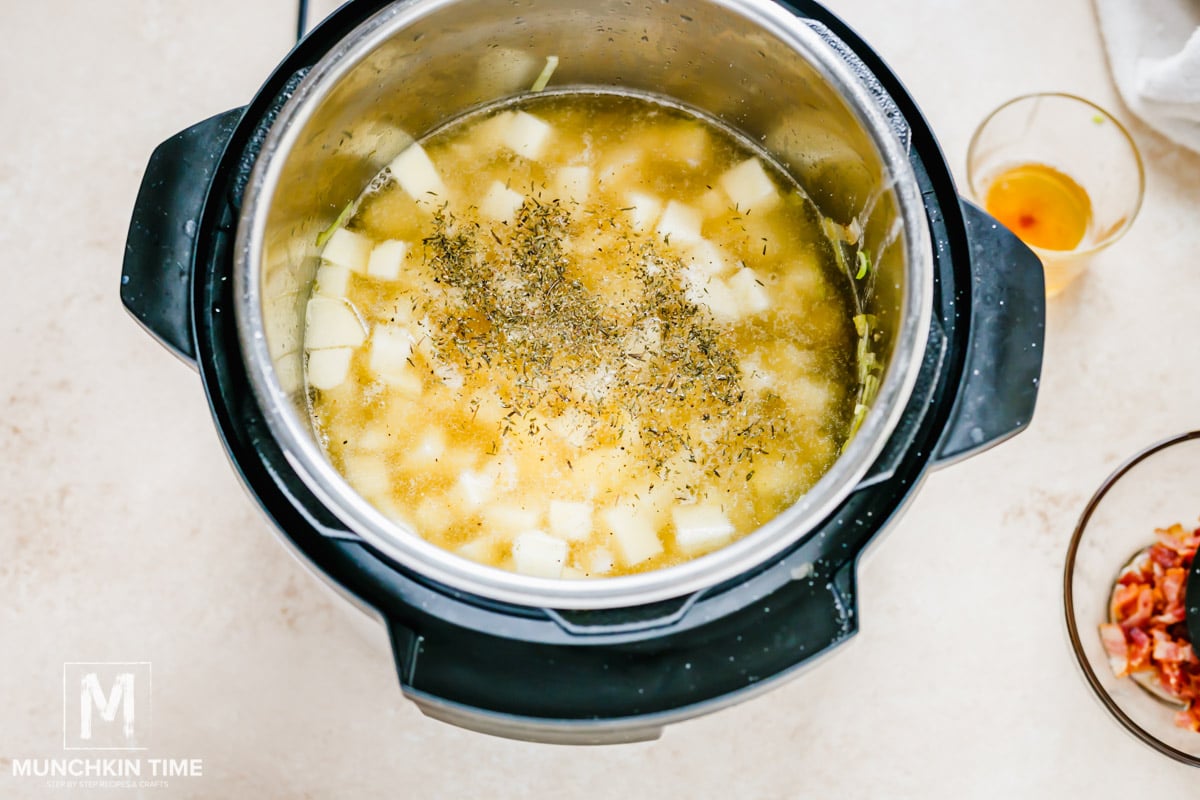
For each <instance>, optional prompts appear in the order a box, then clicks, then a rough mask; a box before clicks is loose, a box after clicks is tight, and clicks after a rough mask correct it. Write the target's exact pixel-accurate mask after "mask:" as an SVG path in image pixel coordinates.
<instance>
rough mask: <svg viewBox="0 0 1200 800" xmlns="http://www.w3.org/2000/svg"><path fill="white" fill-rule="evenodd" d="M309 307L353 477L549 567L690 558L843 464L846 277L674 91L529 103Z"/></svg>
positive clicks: (797, 196) (331, 251)
mask: <svg viewBox="0 0 1200 800" xmlns="http://www.w3.org/2000/svg"><path fill="white" fill-rule="evenodd" d="M324 246H325V250H324V261H323V265H322V267H321V270H320V272H319V273H318V277H317V284H316V286H315V288H314V293H313V297H312V298H311V299H310V303H309V307H308V311H307V331H306V349H307V351H308V359H307V370H306V372H307V379H308V386H309V392H310V398H311V411H312V416H313V422H314V425H315V426H316V429H317V431H318V433H319V435H320V438H321V441H322V444H323V445H324V447H325V449H326V451H327V453H328V455H329V457H330V459H331V460H332V462H333V464H334V465H335V466H336V467H337V468H338V469H339V470H340V471H341V472H342V473H343V474H344V475H345V476H346V478H347V480H348V481H349V483H350V484H351V485H352V486H353V487H354V488H355V489H356V490H357V491H358V492H360V493H361V494H362V495H363V496H364V497H366V498H367V499H368V500H370V501H371V502H372V503H374V504H375V505H376V506H377V507H378V508H380V509H381V510H382V511H384V512H385V513H387V514H388V515H390V516H391V517H393V518H394V519H396V520H397V521H398V522H401V523H403V524H405V525H407V526H409V527H411V528H412V529H413V530H415V531H416V532H417V533H418V534H420V535H421V536H423V537H424V538H426V539H427V540H429V541H431V542H433V543H435V544H437V545H440V546H442V547H444V548H447V549H449V550H452V551H454V552H457V553H459V554H461V555H463V556H465V557H467V558H471V559H474V560H477V561H480V562H482V563H485V564H490V565H493V566H497V567H501V568H506V569H515V570H517V571H519V572H523V573H526V574H530V575H539V576H549V577H557V576H562V577H589V576H591V577H595V576H610V575H621V574H629V573H635V572H641V571H645V570H650V569H657V568H660V567H665V566H669V565H672V564H677V563H680V562H682V561H685V560H688V559H690V558H693V557H696V556H698V555H701V554H703V553H705V552H709V551H711V550H713V549H716V548H718V547H721V546H723V545H724V544H727V543H728V542H730V541H732V540H734V539H736V538H738V537H740V536H743V535H745V534H747V533H749V532H751V531H753V530H755V529H756V528H758V527H759V526H760V525H762V524H763V523H765V522H767V521H768V520H770V519H771V518H772V517H774V516H775V515H777V514H778V513H779V512H780V511H782V510H783V509H785V508H786V507H788V506H789V505H791V504H792V503H794V502H795V501H796V500H797V499H798V498H799V497H800V496H801V495H802V494H804V492H805V491H807V490H808V489H809V488H810V487H811V486H812V485H813V484H814V483H815V482H816V481H817V480H818V479H819V478H820V477H821V475H823V474H824V473H825V471H826V470H827V469H828V468H829V467H830V466H831V465H832V463H833V461H834V460H835V459H836V457H837V455H838V453H839V451H840V448H841V445H842V444H843V442H844V441H845V438H846V436H847V433H848V429H849V424H850V417H851V413H852V409H853V406H854V397H853V391H852V389H853V388H855V387H854V385H853V384H854V375H855V365H854V363H853V358H854V355H853V354H854V352H855V347H854V345H855V334H854V326H853V323H852V316H853V311H852V307H851V305H850V303H849V300H848V282H847V279H846V277H845V276H844V275H843V276H839V275H838V274H837V273H836V271H835V270H834V269H833V268H832V267H831V264H830V262H831V258H830V255H829V254H830V250H829V244H828V242H827V241H826V240H825V239H824V237H823V236H822V235H821V233H820V225H819V218H818V217H817V215H816V213H815V212H814V211H813V210H812V209H811V206H810V205H809V204H807V203H806V202H805V201H804V199H803V197H802V195H801V193H800V192H799V191H798V190H796V188H795V186H794V185H793V184H792V183H791V182H790V181H789V179H788V178H787V177H786V176H785V175H784V174H783V172H782V171H781V170H779V168H778V167H777V166H775V165H773V164H772V163H770V162H769V161H767V160H765V159H763V158H762V157H761V156H760V155H759V154H758V153H757V152H755V151H753V150H752V149H750V148H749V147H747V146H746V145H745V144H744V143H743V142H741V141H739V140H738V139H737V138H735V137H734V136H733V135H732V134H731V133H730V132H728V131H726V130H725V129H723V128H721V127H718V126H716V125H714V124H712V123H711V122H708V121H706V120H702V119H699V118H697V117H694V116H692V115H690V114H688V113H685V112H684V111H681V110H678V109H675V108H673V107H669V106H667V105H663V104H659V103H657V102H653V101H651V100H647V99H642V98H635V97H629V96H621V95H612V94H593V93H586V94H585V93H564V94H545V95H532V96H527V97H524V98H522V99H520V100H519V101H517V102H515V103H513V104H510V105H506V106H504V107H500V108H492V109H487V110H484V111H482V112H478V113H475V114H472V115H469V116H467V117H465V118H463V119H461V120H458V121H456V122H454V123H452V124H451V125H449V126H447V127H445V128H443V129H441V130H440V131H437V132H435V133H434V134H433V135H432V136H429V137H427V138H426V139H424V140H423V141H422V142H420V143H419V145H414V146H413V147H411V148H410V149H409V150H407V151H405V153H403V154H402V155H401V156H400V157H398V158H397V159H396V160H395V161H394V162H393V164H392V166H391V167H389V168H388V169H387V170H385V171H384V172H383V173H381V174H380V176H379V177H378V178H377V179H376V180H375V181H374V182H373V183H372V186H371V188H370V189H369V190H368V191H367V192H366V193H365V194H364V195H363V197H362V198H360V200H359V201H358V204H357V206H356V207H355V210H354V212H353V214H352V215H351V216H350V218H349V220H348V222H347V223H346V225H345V227H344V229H339V230H337V231H336V232H334V233H333V235H332V236H331V237H329V239H328V241H326V242H325V243H324Z"/></svg>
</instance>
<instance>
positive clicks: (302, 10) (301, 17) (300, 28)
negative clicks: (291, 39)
mask: <svg viewBox="0 0 1200 800" xmlns="http://www.w3.org/2000/svg"><path fill="white" fill-rule="evenodd" d="M298 5H299V8H297V9H296V41H297V42H298V41H300V40H301V39H303V38H304V34H305V33H306V32H307V31H308V0H299V3H298Z"/></svg>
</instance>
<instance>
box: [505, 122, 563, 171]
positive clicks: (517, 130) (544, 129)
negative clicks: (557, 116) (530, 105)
mask: <svg viewBox="0 0 1200 800" xmlns="http://www.w3.org/2000/svg"><path fill="white" fill-rule="evenodd" d="M552 131H553V128H552V127H551V126H550V123H548V122H546V121H544V120H541V119H538V118H537V117H535V116H534V115H533V114H529V113H527V112H525V111H518V112H517V113H516V114H515V115H513V118H512V121H511V122H509V124H508V126H507V128H505V130H504V138H503V142H504V146H505V147H507V148H508V149H509V150H512V151H513V152H514V153H516V154H517V155H519V156H521V157H523V158H528V159H529V160H531V161H537V160H538V159H539V158H541V157H542V153H543V151H545V149H546V142H547V141H548V140H549V139H550V134H551V132H552Z"/></svg>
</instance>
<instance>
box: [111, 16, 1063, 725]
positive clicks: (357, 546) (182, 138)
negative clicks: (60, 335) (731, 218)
mask: <svg viewBox="0 0 1200 800" xmlns="http://www.w3.org/2000/svg"><path fill="white" fill-rule="evenodd" d="M551 56H556V57H557V59H558V66H557V69H556V70H555V71H554V72H553V74H552V75H551V79H550V85H549V89H548V90H550V91H554V90H563V89H570V88H573V87H580V88H582V87H599V88H603V89H605V90H608V91H612V90H618V91H626V92H631V93H643V94H645V93H649V94H651V95H654V96H658V97H665V98H668V99H669V100H671V101H672V102H674V103H678V104H681V105H683V106H685V107H687V108H690V109H693V110H695V111H696V112H698V113H700V114H703V115H706V116H708V117H711V118H713V119H715V120H717V121H719V122H721V123H723V124H726V125H729V126H731V127H733V128H734V129H736V130H738V131H740V132H741V133H743V134H745V135H746V136H747V137H749V138H750V139H751V140H752V141H754V142H756V143H758V144H759V145H760V146H761V147H762V148H763V149H764V151H766V152H767V153H769V154H770V155H771V156H772V157H773V158H774V159H775V160H776V161H778V162H779V163H780V164H781V165H783V166H784V167H785V168H786V169H787V170H788V171H789V172H790V173H791V174H792V175H793V177H795V178H796V180H797V182H798V184H799V185H800V186H801V187H802V188H803V190H804V191H805V192H806V193H807V194H808V195H809V196H810V197H811V199H812V201H813V204H814V205H815V207H816V208H818V209H819V211H820V213H821V214H822V215H823V216H824V217H826V218H827V219H828V220H829V222H830V227H829V230H830V231H833V232H835V234H836V235H835V237H834V238H835V239H836V241H835V242H834V243H833V244H832V245H831V247H832V248H833V250H834V251H836V252H837V253H839V254H849V256H850V261H849V262H848V263H850V264H854V263H855V262H856V260H855V259H854V256H855V255H857V253H859V252H862V253H864V254H865V257H866V259H867V260H868V261H869V263H870V265H871V268H870V270H866V271H864V270H858V271H857V272H856V270H854V269H848V270H847V271H846V275H845V280H846V281H848V282H849V283H850V284H851V285H852V287H853V295H854V298H855V303H856V304H857V306H858V310H859V311H860V313H861V314H863V315H864V318H865V319H869V320H870V321H871V322H870V325H871V326H872V334H871V336H870V337H868V338H866V339H864V347H866V348H867V351H864V352H860V355H859V359H860V363H861V362H863V360H864V359H867V358H869V359H870V360H871V361H872V362H874V363H876V364H878V368H877V372H875V373H872V374H871V378H872V380H871V381H870V383H871V384H872V385H873V386H877V390H874V389H873V390H872V391H869V392H865V393H864V395H863V396H862V397H861V398H860V399H861V401H862V402H863V404H864V405H866V406H867V407H868V410H867V412H866V414H865V416H864V417H863V420H862V424H861V426H860V427H859V429H858V431H857V433H856V434H855V436H854V437H853V438H852V439H851V440H850V441H849V442H848V443H847V444H846V446H845V447H844V448H843V451H842V453H841V455H840V456H839V458H838V460H837V462H836V463H835V464H834V466H833V467H832V468H831V469H830V471H829V472H828V473H827V474H826V475H825V476H824V477H823V478H822V479H821V480H820V481H819V482H818V483H817V484H816V486H814V487H813V488H812V489H811V490H810V491H809V492H808V493H807V494H806V495H805V496H804V497H802V498H801V499H800V500H799V501H798V502H797V503H796V504H795V505H794V506H793V507H792V508H790V509H788V510H787V511H785V512H783V513H782V514H780V515H779V516H778V517H777V518H776V519H774V520H772V521H771V522H769V523H767V524H766V525H764V526H763V527H762V528H761V529H759V530H758V531H755V532H753V533H751V534H750V535H748V536H746V537H744V538H743V539H741V540H739V541H737V542H735V543H734V544H731V545H729V546H727V547H724V548H722V549H720V550H718V551H716V552H714V553H711V554H709V555H706V556H703V557H701V558H698V559H695V560H694V561H691V562H688V563H685V564H682V565H679V566H675V567H670V568H667V569H661V570H655V571H651V572H648V573H644V574H639V575H633V576H625V577H619V578H608V579H598V580H584V581H570V580H551V579H544V578H532V577H528V576H522V575H517V574H515V573H509V572H506V571H502V570H497V569H492V568H488V567H484V566H481V565H478V564H474V563H472V562H469V561H467V560H465V559H461V558H458V557H456V556H454V555H452V554H450V553H448V552H446V551H443V550H441V549H439V548H437V547H435V546H433V545H431V544H429V543H428V542H426V541H424V540H423V539H421V538H420V537H419V536H416V535H415V534H414V533H413V532H411V531H409V530H406V529H405V528H403V527H402V526H401V525H399V524H397V523H396V522H394V521H392V520H390V519H388V518H386V517H384V516H383V515H382V514H381V513H380V512H378V511H377V510H376V509H374V508H373V507H372V506H370V504H368V503H367V502H365V501H364V500H363V499H362V498H361V497H359V496H358V495H357V494H356V493H355V492H354V491H353V490H352V489H351V488H350V487H349V485H348V484H347V483H346V482H345V481H344V480H343V479H342V478H341V477H340V476H339V475H338V474H337V472H336V471H335V470H334V469H333V468H332V466H331V465H330V464H329V462H328V461H327V459H326V458H325V456H324V455H323V453H322V451H321V448H320V447H319V445H318V443H317V441H316V439H315V436H314V433H313V431H312V428H311V424H310V422H309V415H308V413H307V409H306V393H305V388H304V382H303V357H304V355H303V346H302V342H303V326H304V319H303V314H304V307H305V300H306V299H307V296H308V293H309V291H310V289H311V286H312V283H313V280H314V275H315V272H316V268H317V265H318V263H319V251H318V248H317V245H316V241H317V236H318V234H319V233H320V232H321V231H323V230H325V229H327V228H328V227H329V226H330V225H331V224H332V223H333V222H334V221H335V220H336V219H337V218H338V215H339V214H340V213H341V212H342V210H343V209H344V208H346V207H347V204H348V203H350V202H351V201H353V199H354V198H355V197H356V196H357V195H358V194H359V192H360V191H361V190H362V188H363V186H365V185H366V184H367V182H368V181H369V180H370V179H371V177H372V176H373V175H375V173H377V172H378V171H379V170H380V169H381V168H382V167H384V166H385V165H386V164H388V163H389V162H390V160H391V159H392V158H394V157H395V156H396V155H397V154H398V153H399V152H401V151H402V150H403V148H404V147H406V146H407V145H408V144H409V143H411V142H412V141H413V139H414V138H420V137H421V136H422V135H423V134H425V133H426V132H428V131H429V130H431V129H434V128H436V127H437V126H438V125H440V124H442V123H444V122H445V121H446V120H448V119H452V118H454V117H456V116H458V115H460V114H462V113H464V112H465V111H468V110H470V109H473V108H477V107H479V106H480V105H481V104H486V103H489V102H494V101H497V100H499V99H502V98H505V97H509V96H512V95H515V94H519V93H521V92H523V91H528V90H529V87H530V85H531V84H532V83H533V81H534V80H535V79H536V78H537V76H538V75H539V73H540V72H541V71H542V69H543V67H544V65H545V64H546V63H547V59H549V58H550V57H551ZM551 61H552V59H551ZM121 297H122V300H123V302H124V304H125V306H126V307H127V308H128V309H129V311H130V312H131V313H132V315H133V316H134V317H135V318H136V319H137V320H138V321H139V322H141V323H142V324H143V326H145V328H146V329H147V330H148V331H149V332H150V333H151V334H152V335H153V336H155V337H156V338H157V339H159V340H160V341H161V342H162V343H163V344H165V345H166V346H167V347H168V348H169V349H171V350H172V351H174V352H175V353H176V354H177V355H178V356H180V357H181V358H182V359H184V360H185V361H187V362H189V363H191V364H193V365H194V366H195V367H196V368H197V369H198V370H199V372H200V375H201V378H202V381H203V385H204V389H205V392H206V394H207V396H208V399H209V403H210V406H211V409H212V413H213V417H214V419H215V421H216V424H217V429H218V431H219V433H220V435H221V437H222V439H223V441H224V444H225V447H226V449H227V450H228V453H229V456H230V459H231V461H232V463H233V465H234V467H235V468H236V469H237V470H238V472H239V474H240V476H241V478H242V480H243V482H244V483H245V485H246V487H247V488H248V489H249V491H250V493H251V494H252V495H253V496H254V498H255V499H256V500H257V501H258V503H259V504H260V505H261V506H262V508H263V510H264V511H265V512H266V513H267V515H268V516H270V518H271V519H272V520H273V521H274V523H275V525H276V527H277V528H278V530H279V531H280V533H281V534H282V538H283V539H284V541H285V542H286V543H288V544H289V545H290V547H291V549H292V550H293V551H294V552H295V553H296V554H297V555H298V556H299V557H300V558H301V559H302V560H303V561H304V562H305V563H307V564H308V565H309V566H310V567H311V568H312V569H313V570H314V571H315V572H316V573H317V574H319V575H321V576H323V577H324V578H325V579H326V580H328V581H329V582H330V583H331V584H332V585H333V586H334V587H335V588H337V589H339V590H340V592H341V593H342V594H343V595H344V596H345V597H346V598H347V599H349V600H351V601H352V602H354V603H355V604H357V605H358V606H360V607H361V608H362V609H364V610H365V611H368V612H369V613H370V614H372V615H374V616H375V617H376V618H378V619H379V620H380V621H381V622H382V623H383V625H384V626H385V627H386V629H387V631H388V634H389V637H390V641H391V645H392V650H393V652H394V656H395V664H396V669H397V672H398V674H399V678H400V684H401V688H402V689H403V692H404V694H405V695H406V696H407V697H409V698H410V699H411V700H413V701H414V702H416V703H417V705H418V706H419V707H420V708H421V710H422V711H424V712H425V713H426V714H428V715H429V716H432V717H436V718H438V719H442V720H445V721H448V722H451V723H454V724H457V725H460V726H463V727H466V728H471V729H475V730H480V731H485V732H488V733H492V734H497V735H503V736H508V737H513V738H521V739H530V740H537V741H552V742H573V743H604V742H621V741H633V740H639V739H647V738H652V737H654V736H657V735H658V733H659V732H660V731H661V729H662V726H663V725H665V724H667V723H670V722H673V721H677V720H681V719H685V718H687V717H691V716H695V715H698V714H702V713H706V712H709V711H712V710H715V709H717V708H720V707H722V706H725V705H728V704H731V703H734V702H737V701H739V700H742V699H744V698H746V697H749V696H751V695H753V694H756V693H758V692H760V691H763V690H765V689H766V688H768V687H770V686H773V685H775V684H776V683H778V682H779V681H781V680H782V679H783V678H785V677H787V676H790V675H793V674H794V673H796V672H797V671H798V670H799V669H800V668H801V667H802V666H804V665H806V664H808V663H811V661H812V659H813V658H814V657H816V656H818V655H821V654H824V653H827V652H828V651H830V650H831V649H832V648H833V647H835V646H836V645H838V644H839V643H841V642H843V641H845V640H846V639H848V638H849V637H850V636H852V635H853V634H854V633H855V631H856V630H857V626H858V623H857V615H856V606H855V596H856V587H855V569H856V563H857V559H858V557H859V556H860V555H861V554H862V552H863V550H864V548H865V547H866V545H867V544H868V543H869V542H871V541H872V539H874V538H875V536H876V535H877V534H878V533H879V532H880V531H881V530H882V529H883V528H884V527H885V526H886V525H887V524H888V523H889V522H890V521H891V520H893V519H894V518H895V517H896V516H897V515H898V513H899V512H900V511H901V510H902V509H903V508H904V506H905V505H906V503H907V501H908V500H909V499H910V498H911V497H912V496H913V493H914V492H915V491H916V489H917V488H918V486H919V485H920V483H921V481H922V478H923V476H924V475H925V474H926V473H927V472H928V471H930V470H931V469H935V468H938V467H941V466H944V465H946V464H948V463H951V462H953V461H956V460H958V459H960V458H963V457H965V456H968V455H970V454H972V453H975V452H977V451H980V450H982V449H984V448H986V447H989V446H990V445H993V444H995V443H997V442H999V441H1001V440H1003V439H1005V438H1007V437H1009V436H1011V435H1013V434H1014V433H1016V432H1018V431H1019V430H1021V429H1022V427H1023V426H1025V425H1026V424H1027V423H1028V421H1029V419H1030V416H1031V414H1032V413H1033V408H1034V402H1035V399H1036V395H1037V384H1038V377H1039V374H1040V369H1041V345H1042V335H1043V323H1044V305H1045V295H1044V287H1043V281H1042V271H1041V265H1040V264H1039V262H1038V260H1037V258H1036V257H1035V256H1034V255H1033V254H1032V253H1031V252H1030V251H1029V250H1028V249H1027V248H1025V247H1024V246H1023V245H1022V244H1021V243H1020V242H1019V241H1018V240H1017V239H1016V238H1015V237H1014V236H1012V235H1011V234H1010V233H1009V232H1008V231H1006V230H1004V229H1003V228H1002V227H1000V226H999V225H997V223H996V222H995V221H994V220H992V219H991V218H990V217H988V216H987V215H986V214H984V213H983V212H981V211H980V210H979V209H977V208H975V207H974V206H972V205H971V204H969V203H966V202H964V201H962V200H961V199H960V198H959V197H958V195H957V192H956V190H955V188H954V183H953V180H952V178H951V175H950V171H949V168H948V167H947V165H946V162H945V159H944V158H943V156H942V154H941V152H940V151H939V149H938V145H937V142H936V141H935V139H934V138H933V134H932V133H931V132H930V130H929V128H928V126H927V125H926V123H925V121H924V120H923V119H922V117H921V115H920V112H919V111H918V110H917V108H916V106H915V105H914V103H913V101H912V99H911V98H910V97H909V96H908V94H907V93H906V92H905V91H904V88H903V87H902V86H901V84H900V82H899V81H898V80H897V78H896V77H895V76H894V75H893V74H892V73H891V71H889V70H888V68H887V67H886V66H885V65H884V63H883V62H882V61H881V60H880V58H879V57H878V56H877V55H876V54H875V53H874V52H873V51H872V50H871V49H870V48H869V47H868V46H867V45H866V44H865V43H864V42H863V41H862V40H860V39H859V38H858V37H857V36H856V35H855V34H854V33H853V32H852V31H851V30H850V29H849V28H847V27H846V26H845V25H844V24H843V23H842V22H840V21H839V20H838V19H837V18H836V17H834V16H833V15H832V14H830V13H829V12H828V11H827V10H825V9H824V8H822V7H821V6H819V5H817V4H816V3H811V2H803V0H798V1H797V2H794V3H790V4H786V5H785V4H781V3H776V2H773V1H772V0H663V1H662V2H658V0H655V1H654V2H643V1H642V0H638V1H636V2H635V0H599V1H598V2H597V1H596V0H405V1H403V2H394V3H384V2H379V1H378V0H354V2H350V3H348V4H347V5H345V6H343V7H342V8H341V9H340V10H339V11H337V12H336V13H335V14H333V15H332V16H331V17H329V18H328V19H327V20H326V21H325V22H324V23H323V24H322V25H321V26H320V27H319V28H318V29H316V30H315V31H314V32H313V33H312V34H310V35H309V36H308V37H307V38H305V39H304V40H303V41H301V42H300V43H299V44H298V46H297V47H296V48H295V50H293V51H292V53H291V54H289V55H288V56H287V58H286V59H284V61H283V62H282V63H281V64H280V65H279V67H278V68H277V69H276V71H275V72H274V74H272V75H271V77H270V78H268V80H267V81H266V83H265V84H264V85H263V88H262V89H261V91H260V92H259V93H258V95H257V96H256V97H255V98H254V100H253V101H251V103H250V104H249V105H247V106H245V107H244V108H237V109H234V110H232V111H229V112H227V113H224V114H220V115H218V116H216V117H213V118H211V119H209V120H206V121H204V122H201V123H199V124H198V125H195V126H193V127H191V128H189V129H187V130H185V131H183V132H182V133H179V134H178V135H176V136H174V137H173V138H171V139H169V140H167V141H166V142H164V143H163V144H162V145H160V146H159V148H158V149H157V150H156V151H155V153H154V154H153V156H152V157H151V160H150V164H149V166H148V167H147V169H146V174H145V177H144V179H143V183H142V188H141V191H140V193H139V195H138V199H137V204H136V206H135V208H134V213H133V221H132V223H131V226H130V231H129V237H128V242H127V246H126V256H125V263H124V270H123V274H122V278H121ZM421 424H423V423H422V421H421V420H413V425H421Z"/></svg>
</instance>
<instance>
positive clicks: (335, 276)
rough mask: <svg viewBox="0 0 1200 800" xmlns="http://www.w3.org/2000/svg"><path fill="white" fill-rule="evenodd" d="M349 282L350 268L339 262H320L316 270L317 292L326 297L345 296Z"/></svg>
mask: <svg viewBox="0 0 1200 800" xmlns="http://www.w3.org/2000/svg"><path fill="white" fill-rule="evenodd" d="M349 284H350V268H349V267H343V266H342V265H341V264H322V265H321V267H320V269H318V270H317V286H316V292H317V294H323V295H325V296H326V297H338V298H341V297H345V296H346V287H347V286H348V285H349Z"/></svg>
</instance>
